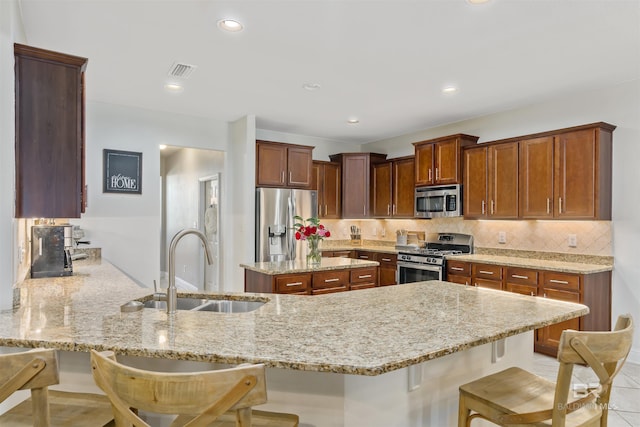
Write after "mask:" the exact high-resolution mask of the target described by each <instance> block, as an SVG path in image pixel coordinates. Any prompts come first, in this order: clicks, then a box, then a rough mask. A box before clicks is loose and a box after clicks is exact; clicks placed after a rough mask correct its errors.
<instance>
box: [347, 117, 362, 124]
mask: <svg viewBox="0 0 640 427" xmlns="http://www.w3.org/2000/svg"><path fill="white" fill-rule="evenodd" d="M347 123H349V124H350V125H357V124H358V123H360V120H358V119H356V118H351V119H349V120H347Z"/></svg>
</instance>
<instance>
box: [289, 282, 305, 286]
mask: <svg viewBox="0 0 640 427" xmlns="http://www.w3.org/2000/svg"><path fill="white" fill-rule="evenodd" d="M300 285H302V282H293V283H287V284H286V285H285V286H300Z"/></svg>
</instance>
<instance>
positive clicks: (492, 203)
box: [491, 200, 496, 215]
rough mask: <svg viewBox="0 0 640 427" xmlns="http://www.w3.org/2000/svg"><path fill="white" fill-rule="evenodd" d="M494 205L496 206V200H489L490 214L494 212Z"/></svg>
mask: <svg viewBox="0 0 640 427" xmlns="http://www.w3.org/2000/svg"><path fill="white" fill-rule="evenodd" d="M495 207H496V202H495V201H493V200H491V215H493V214H494V212H495Z"/></svg>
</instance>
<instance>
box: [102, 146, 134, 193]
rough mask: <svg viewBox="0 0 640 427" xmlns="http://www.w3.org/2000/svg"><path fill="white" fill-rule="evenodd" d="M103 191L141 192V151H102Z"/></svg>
mask: <svg viewBox="0 0 640 427" xmlns="http://www.w3.org/2000/svg"><path fill="white" fill-rule="evenodd" d="M103 162H104V178H103V185H102V192H103V193H127V194H142V153H135V152H132V151H120V150H109V149H105V150H104V151H103Z"/></svg>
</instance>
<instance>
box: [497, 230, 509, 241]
mask: <svg viewBox="0 0 640 427" xmlns="http://www.w3.org/2000/svg"><path fill="white" fill-rule="evenodd" d="M498 243H507V233H506V232H505V231H499V232H498Z"/></svg>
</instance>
